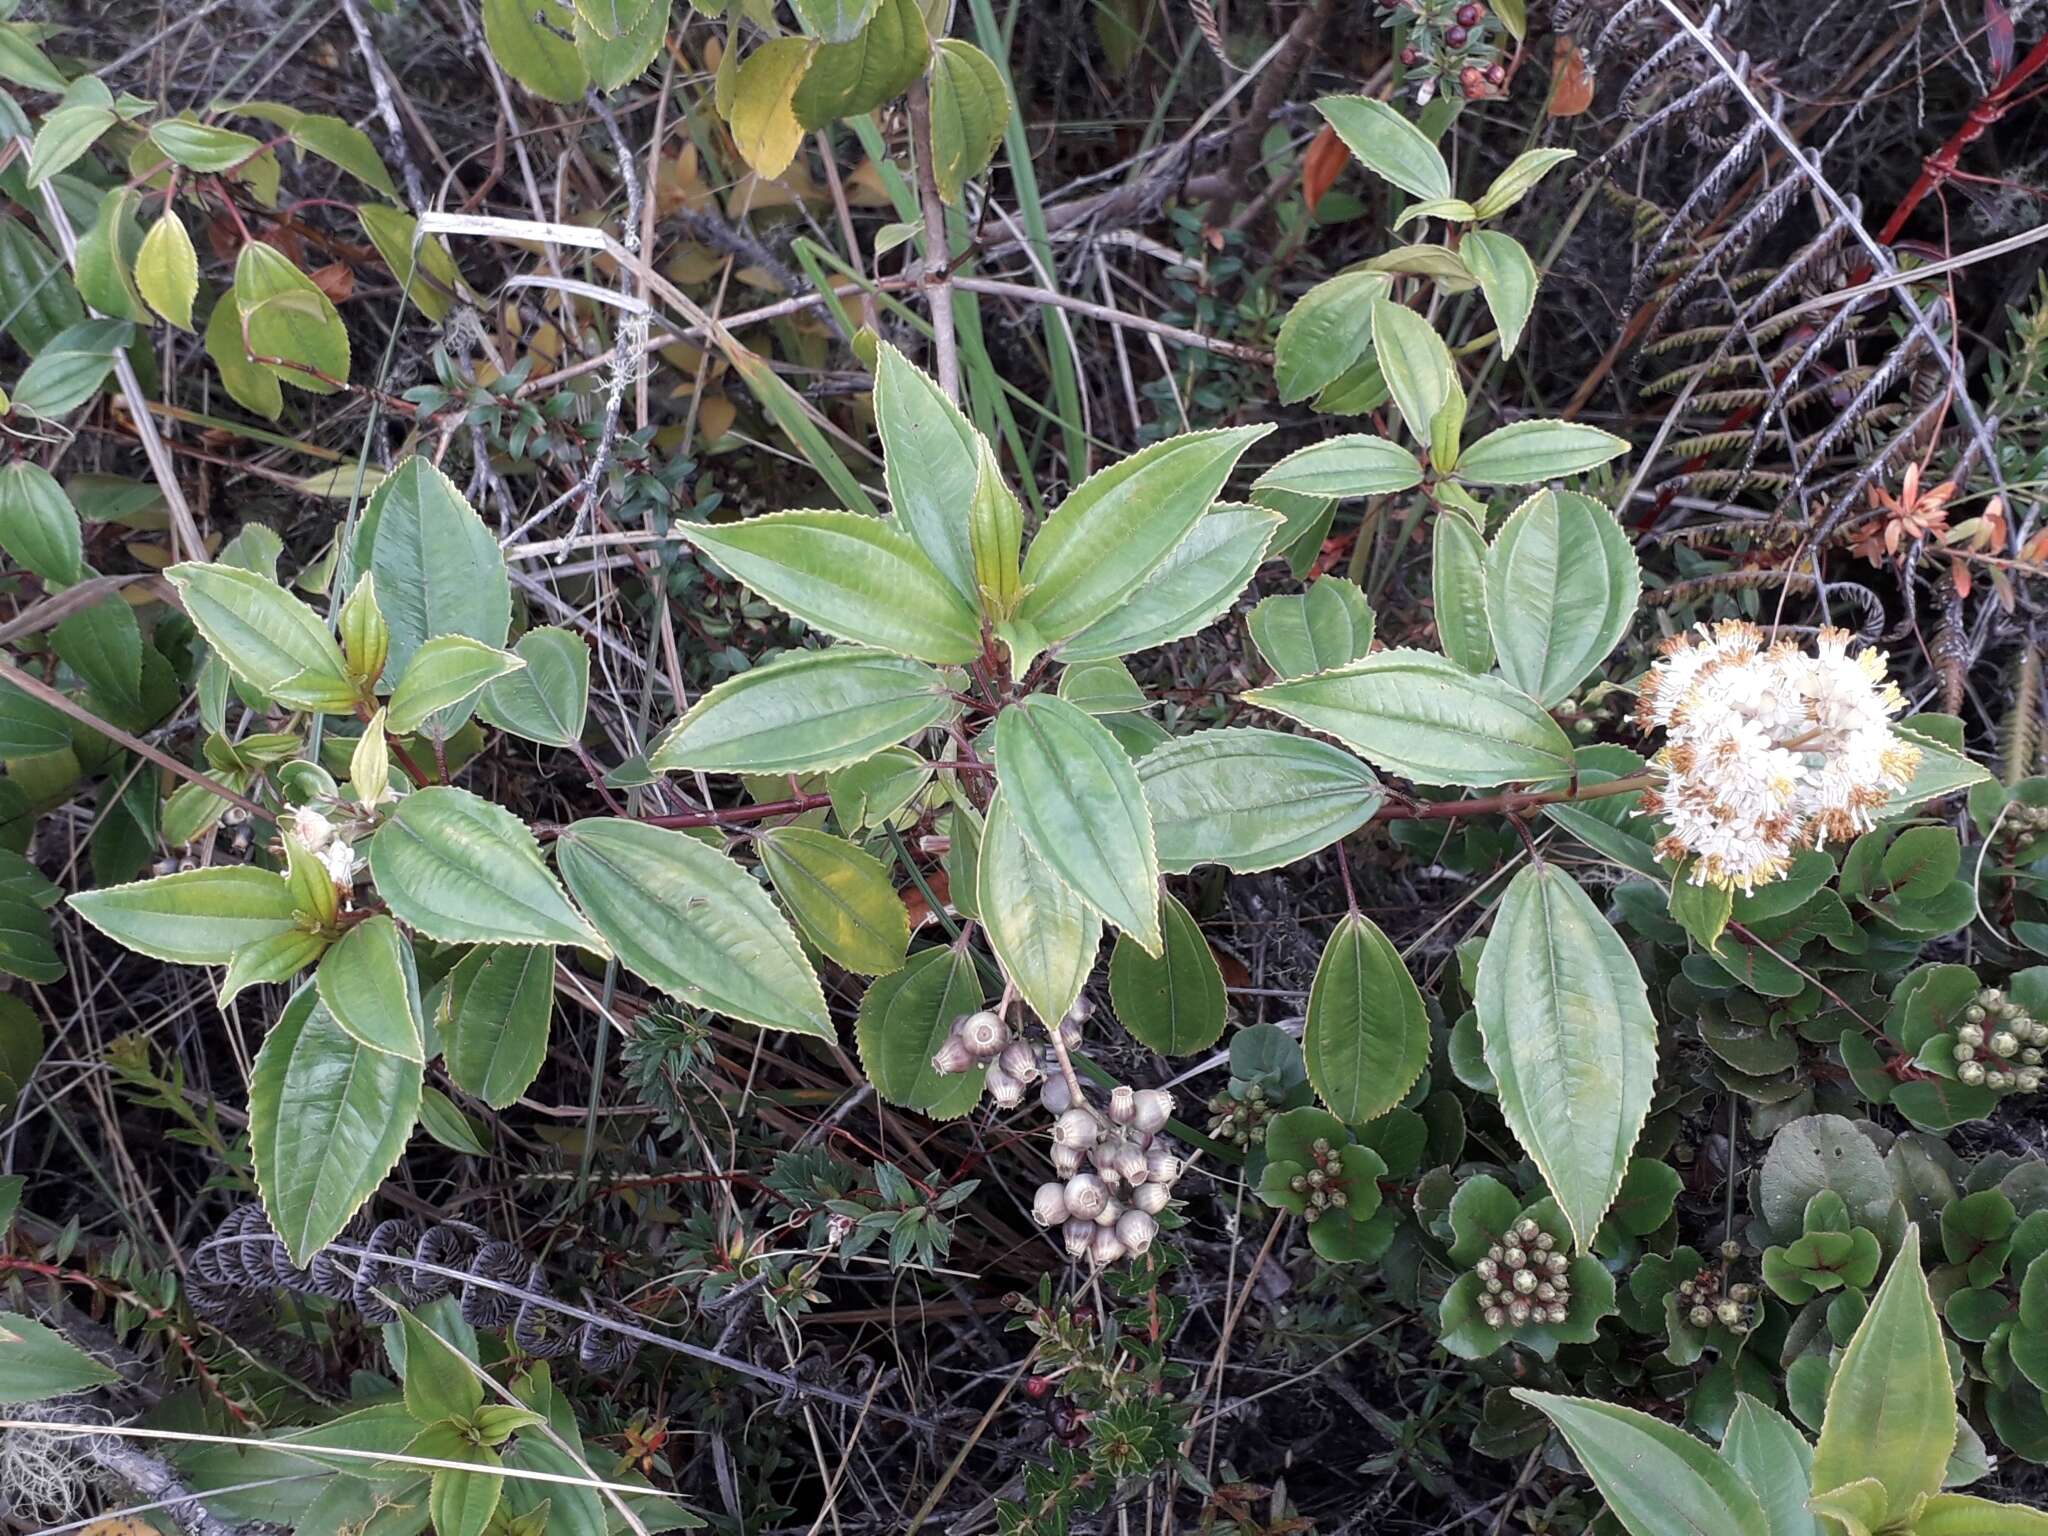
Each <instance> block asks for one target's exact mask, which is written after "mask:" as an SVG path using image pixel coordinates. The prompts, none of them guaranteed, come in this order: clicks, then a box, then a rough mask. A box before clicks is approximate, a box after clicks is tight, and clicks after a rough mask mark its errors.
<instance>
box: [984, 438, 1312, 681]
mask: <svg viewBox="0 0 2048 1536" xmlns="http://www.w3.org/2000/svg"><path fill="white" fill-rule="evenodd" d="M1272 430H1273V429H1272V428H1271V427H1267V426H1259V427H1231V428H1227V429H1224V430H1221V431H1215V432H1191V433H1187V434H1185V435H1183V436H1180V437H1169V438H1167V439H1166V440H1165V441H1164V442H1158V443H1153V444H1151V445H1150V446H1149V447H1146V448H1141V449H1139V450H1138V451H1137V452H1136V453H1134V454H1132V455H1131V456H1130V457H1129V458H1127V459H1124V460H1121V461H1120V462H1118V463H1115V464H1112V465H1110V466H1109V467H1108V468H1106V469H1100V470H1097V471H1096V472H1095V473H1094V474H1092V475H1090V476H1089V477H1088V478H1087V479H1086V480H1084V481H1082V482H1081V483H1080V485H1078V486H1076V487H1075V488H1074V492H1073V494H1072V495H1070V496H1068V497H1067V499H1066V500H1065V501H1063V502H1061V503H1060V505H1059V508H1058V509H1057V510H1056V511H1055V512H1054V513H1053V514H1052V515H1051V516H1050V517H1048V518H1047V519H1046V520H1045V525H1044V526H1043V527H1042V528H1040V529H1039V531H1038V536H1037V537H1036V538H1034V539H1033V540H1032V541H1031V548H1030V550H1029V551H1028V552H1027V553H1026V555H1025V557H1024V578H1023V584H1024V587H1025V596H1024V601H1023V603H1022V605H1021V606H1020V607H1019V609H1018V616H1019V618H1021V619H1022V620H1023V621H1024V622H1025V623H1026V624H1028V625H1030V626H1031V628H1033V629H1034V630H1036V631H1037V633H1038V634H1039V635H1040V636H1041V637H1042V638H1043V639H1044V640H1045V641H1046V642H1047V643H1048V644H1050V643H1054V642H1057V641H1060V640H1064V639H1066V638H1067V637H1068V636H1070V635H1076V634H1079V633H1080V632H1081V631H1082V630H1084V629H1086V628H1087V627H1088V626H1089V625H1091V624H1094V623H1096V622H1097V621H1099V620H1101V619H1103V618H1105V617H1106V616H1108V615H1109V614H1110V613H1111V612H1113V611H1114V610H1115V609H1116V608H1117V607H1118V606H1119V605H1121V604H1122V603H1123V602H1124V600H1125V599H1126V598H1128V597H1130V596H1131V594H1132V593H1134V592H1136V591H1137V590H1138V588H1139V587H1140V586H1141V585H1142V584H1143V583H1144V581H1145V580H1146V578H1147V577H1149V576H1151V575H1152V574H1153V573H1154V572H1155V571H1157V570H1158V569H1159V568H1160V567H1161V566H1162V565H1164V564H1165V563H1166V561H1167V558H1168V557H1169V556H1170V555H1172V553H1173V552H1174V550H1175V549H1176V548H1178V547H1179V545H1180V542H1181V540H1183V539H1185V538H1186V537H1187V536H1188V535H1189V534H1190V533H1191V532H1192V531H1193V530H1194V528H1195V525H1196V523H1197V522H1199V521H1200V520H1201V518H1202V515H1203V514H1204V513H1206V512H1207V511H1208V510H1209V506H1210V504H1211V503H1212V502H1214V501H1215V499H1216V497H1217V496H1218V494H1220V493H1221V491H1222V490H1223V486H1224V483H1225V482H1226V481H1228V480H1229V478H1230V473H1231V471H1232V470H1233V469H1234V468H1236V466H1237V461H1238V459H1239V458H1240V457H1242V455H1243V454H1244V451H1245V450H1246V449H1247V448H1249V447H1250V446H1251V445H1252V444H1253V443H1255V442H1257V441H1258V440H1259V439H1260V438H1262V437H1264V436H1265V435H1266V434H1267V433H1268V432H1270V431H1272Z"/></svg>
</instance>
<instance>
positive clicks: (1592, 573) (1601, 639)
mask: <svg viewBox="0 0 2048 1536" xmlns="http://www.w3.org/2000/svg"><path fill="white" fill-rule="evenodd" d="M1642 590H1643V578H1642V570H1641V567H1640V566H1638V564H1637V563H1636V552H1635V547H1634V545H1632V544H1631V543H1630V542H1629V537H1628V535H1627V534H1625V533H1623V532H1622V531H1621V525H1620V524H1619V523H1617V522H1616V521H1615V519H1614V514H1613V513H1612V512H1610V511H1608V510H1607V508H1606V507H1604V506H1602V505H1601V504H1600V503H1599V502H1597V501H1595V500H1594V499H1593V498H1592V497H1590V496H1581V495H1579V494H1578V493H1577V492H1575V491H1549V490H1542V491H1538V492H1537V493H1536V494H1535V495H1534V496H1531V497H1530V498H1529V499H1528V500H1527V501H1525V502H1523V503H1522V504H1521V506H1519V507H1517V508H1516V509H1515V511H1514V514H1513V515H1512V516H1511V517H1509V518H1508V520H1507V522H1506V523H1504V524H1503V525H1502V526H1501V530H1500V532H1499V533H1497V534H1495V535H1494V538H1493V547H1492V548H1491V549H1490V550H1488V551H1487V555H1486V592H1487V599H1488V601H1487V615H1488V621H1489V623H1490V625H1491V627H1492V631H1493V648H1494V651H1495V653H1496V654H1497V655H1498V656H1499V658H1500V670H1501V675H1502V676H1504V677H1505V678H1507V680H1508V681H1509V682H1511V683H1513V684H1514V685H1515V686H1516V687H1517V688H1520V689H1521V690H1522V691H1523V692H1524V693H1527V694H1530V695H1532V696H1533V697H1534V698H1535V699H1536V700H1537V701H1538V702H1539V703H1541V704H1543V705H1544V706H1545V707H1547V708H1554V707H1555V706H1557V705H1559V704H1561V703H1563V702H1564V701H1565V700H1566V699H1568V698H1570V697H1571V694H1572V690H1573V689H1575V688H1577V687H1578V685H1579V684H1580V683H1581V682H1582V681H1584V679H1585V677H1586V674H1587V673H1589V672H1591V671H1592V670H1593V669H1594V668H1595V667H1597V666H1599V665H1600V663H1601V662H1602V661H1604V660H1605V659H1606V658H1607V655H1608V653H1609V652H1610V651H1612V650H1613V649H1614V647H1615V646H1616V645H1617V644H1618V643H1620V640H1621V637H1622V636H1623V635H1625V634H1627V633H1628V627H1629V625H1630V624H1631V623H1632V622H1634V619H1635V614H1636V603H1637V601H1638V600H1639V599H1640V598H1641V596H1642Z"/></svg>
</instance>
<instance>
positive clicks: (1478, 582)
mask: <svg viewBox="0 0 2048 1536" xmlns="http://www.w3.org/2000/svg"><path fill="white" fill-rule="evenodd" d="M1430 559H1431V563H1430V587H1431V593H1432V596H1433V597H1434V599H1435V602H1436V638H1437V643H1438V644H1440V645H1441V646H1442V647H1443V650H1444V654H1445V655H1446V656H1448V657H1450V659H1451V660H1452V661H1454V662H1456V663H1457V664H1458V665H1459V666H1461V667H1463V668H1464V669H1465V670H1466V671H1467V672H1485V671H1487V670H1488V669H1490V668H1491V667H1492V666H1493V630H1492V625H1491V621H1490V619H1489V618H1488V615H1487V602H1486V545H1485V544H1484V543H1482V542H1481V541H1480V538H1479V535H1478V534H1477V533H1475V532H1474V531H1473V528H1472V525H1471V524H1470V523H1468V522H1466V521H1465V519H1464V518H1462V517H1460V516H1458V515H1457V514H1456V513H1438V514H1437V519H1436V536H1435V544H1434V547H1433V550H1432V553H1431V557H1430Z"/></svg>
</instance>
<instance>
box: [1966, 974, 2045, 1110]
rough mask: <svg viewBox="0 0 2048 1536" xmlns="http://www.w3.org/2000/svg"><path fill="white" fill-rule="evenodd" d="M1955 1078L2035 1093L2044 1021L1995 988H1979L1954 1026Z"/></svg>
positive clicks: (2001, 1089)
mask: <svg viewBox="0 0 2048 1536" xmlns="http://www.w3.org/2000/svg"><path fill="white" fill-rule="evenodd" d="M1955 1034H1956V1044H1955V1058H1956V1078H1957V1080H1958V1081H1960V1082H1964V1083H1967V1084H1969V1085H1970V1086H1971V1087H1973V1088H1978V1087H1982V1088H1989V1089H1990V1090H1991V1091H1992V1092H1994V1093H2015V1092H2017V1093H2038V1092H2040V1090H2041V1084H2042V1081H2043V1075H2042V1060H2041V1058H2042V1050H2043V1047H2048V1023H2043V1022H2041V1021H2040V1020H2039V1019H2036V1018H2034V1017H2033V1016H2031V1015H2030V1014H2029V1013H2028V1012H2027V1011H2026V1010H2025V1009H2024V1008H2022V1007H2020V1005H2019V1004H2018V1003H2015V1002H2014V1001H2013V1000H2012V999H2011V998H2009V997H2007V996H2006V995H2005V994H2004V993H2003V992H2000V991H1999V990H1997V989H1996V988H1995V987H1986V988H1985V989H1984V990H1983V991H1981V992H1979V993H1978V994H1977V996H1976V998H1975V1000H1973V1001H1972V1002H1971V1003H1970V1005H1969V1006H1968V1007H1967V1008H1965V1009H1964V1010H1963V1021H1962V1023H1960V1024H1958V1025H1957V1026H1956V1032H1955Z"/></svg>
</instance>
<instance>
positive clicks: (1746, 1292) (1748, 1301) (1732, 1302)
mask: <svg viewBox="0 0 2048 1536" xmlns="http://www.w3.org/2000/svg"><path fill="white" fill-rule="evenodd" d="M1724 1283H1725V1276H1723V1275H1721V1274H1719V1273H1717V1272H1716V1271H1713V1270H1702V1271H1700V1273H1698V1274H1697V1275H1694V1276H1693V1277H1692V1278H1691V1279H1690V1280H1681V1281H1679V1283H1678V1299H1679V1302H1680V1303H1681V1304H1682V1305H1684V1307H1685V1309H1686V1312H1685V1320H1686V1321H1687V1322H1689V1323H1691V1324H1692V1325H1693V1327H1695V1328H1709V1327H1712V1326H1713V1325H1714V1324H1715V1323H1719V1324H1720V1325H1721V1326H1722V1327H1723V1328H1726V1329H1728V1330H1729V1332H1731V1333H1738V1334H1741V1333H1747V1332H1749V1329H1750V1324H1751V1323H1752V1322H1753V1321H1754V1320H1755V1317H1756V1287H1755V1286H1753V1285H1742V1284H1736V1285H1728V1286H1727V1287H1726V1289H1725V1290H1724V1289H1723V1286H1724Z"/></svg>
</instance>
